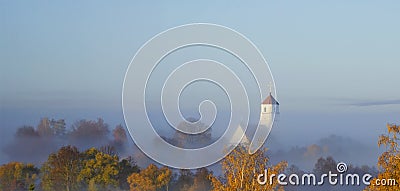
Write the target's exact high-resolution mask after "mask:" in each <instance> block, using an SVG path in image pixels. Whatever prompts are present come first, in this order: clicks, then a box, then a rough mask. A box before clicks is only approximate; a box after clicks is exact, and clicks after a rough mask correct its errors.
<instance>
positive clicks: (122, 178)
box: [117, 156, 140, 190]
mask: <svg viewBox="0 0 400 191" xmlns="http://www.w3.org/2000/svg"><path fill="white" fill-rule="evenodd" d="M118 169H119V172H118V175H117V180H118V185H119V187H120V189H122V190H129V184H128V182H127V179H128V177H129V175H131V174H132V173H138V172H140V169H139V167H138V166H137V165H136V162H135V161H134V160H133V158H132V157H131V156H129V157H127V158H124V159H122V160H121V161H120V162H119V163H118Z"/></svg>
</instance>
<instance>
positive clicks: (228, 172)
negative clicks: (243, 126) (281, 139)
mask: <svg viewBox="0 0 400 191" xmlns="http://www.w3.org/2000/svg"><path fill="white" fill-rule="evenodd" d="M264 154H265V150H262V149H260V150H258V151H257V152H255V153H254V154H249V153H248V150H247V148H246V147H244V146H238V147H236V148H235V149H234V150H233V151H232V152H231V153H230V154H229V155H228V156H226V157H225V158H224V159H223V161H222V172H223V175H222V177H219V178H218V177H215V176H213V175H210V179H211V182H212V186H213V190H214V191H231V190H232V191H233V190H235V191H236V190H252V191H261V190H276V189H282V190H283V188H282V187H279V185H277V181H274V182H273V184H272V185H270V184H268V183H267V184H265V185H261V184H259V183H258V182H257V177H258V175H259V174H261V173H264V170H265V169H268V175H267V177H269V175H270V174H279V173H282V172H283V171H284V170H285V168H286V167H287V162H280V163H278V164H277V165H276V166H270V167H268V166H267V163H268V158H267V157H266V156H265V155H264Z"/></svg>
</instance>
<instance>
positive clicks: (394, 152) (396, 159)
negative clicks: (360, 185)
mask: <svg viewBox="0 0 400 191" xmlns="http://www.w3.org/2000/svg"><path fill="white" fill-rule="evenodd" d="M387 131H388V133H387V135H381V136H380V137H379V140H378V147H385V148H386V151H385V152H383V153H382V155H381V156H379V158H378V168H379V169H378V170H379V174H378V177H376V178H374V179H372V180H371V181H370V183H371V184H370V186H369V187H367V188H366V190H371V191H372V190H374V191H380V190H385V191H398V190H399V185H396V186H378V185H375V181H376V179H380V180H383V179H386V180H388V179H395V180H396V181H398V180H400V148H399V141H400V139H399V137H398V136H399V133H400V126H398V125H395V124H388V125H387Z"/></svg>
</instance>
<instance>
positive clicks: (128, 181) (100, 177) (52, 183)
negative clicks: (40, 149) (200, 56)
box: [0, 119, 400, 191]
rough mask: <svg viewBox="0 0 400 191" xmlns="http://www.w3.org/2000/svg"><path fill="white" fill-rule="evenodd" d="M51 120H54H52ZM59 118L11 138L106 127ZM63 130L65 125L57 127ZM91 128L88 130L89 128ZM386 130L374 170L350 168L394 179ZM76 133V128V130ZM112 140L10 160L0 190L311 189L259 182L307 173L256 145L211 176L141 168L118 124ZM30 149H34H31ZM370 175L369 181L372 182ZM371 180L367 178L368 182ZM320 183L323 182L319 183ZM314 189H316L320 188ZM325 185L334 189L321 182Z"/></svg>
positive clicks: (394, 137)
mask: <svg viewBox="0 0 400 191" xmlns="http://www.w3.org/2000/svg"><path fill="white" fill-rule="evenodd" d="M52 121H53V122H52ZM63 126H65V123H63V121H61V120H48V119H47V121H46V120H42V121H41V123H40V124H39V125H38V128H36V129H35V128H30V127H26V126H25V127H21V128H19V129H18V130H17V132H16V137H19V138H21V137H29V138H32V137H46V136H48V137H58V136H64V137H66V136H72V137H74V136H78V137H80V138H81V139H85V136H92V135H91V132H92V131H93V132H97V133H99V134H102V133H101V132H109V131H108V125H106V124H105V123H104V121H103V120H102V119H98V120H97V121H90V120H89V121H88V120H81V121H78V122H76V123H75V124H74V125H73V127H72V130H71V131H69V132H68V131H66V130H65V129H64V128H60V127H63ZM62 129H64V130H62ZM89 129H90V130H89ZM387 129H388V130H387V134H386V135H381V136H380V137H379V141H378V145H379V146H380V147H381V146H383V147H385V148H386V151H385V152H384V153H383V154H382V155H381V156H380V157H379V159H378V165H377V166H378V169H375V168H371V167H368V166H361V167H358V166H351V165H350V166H349V170H348V171H349V172H351V173H360V174H362V173H366V172H368V173H371V174H373V175H374V176H375V177H376V178H394V179H396V180H399V178H400V177H399V174H400V165H399V164H400V160H399V158H400V149H399V146H398V142H399V138H398V135H399V133H400V127H399V126H397V125H394V124H390V125H388V126H387ZM78 132H79V133H78ZM112 136H113V140H112V141H110V142H108V143H109V144H106V145H104V146H99V147H91V148H88V149H83V150H80V149H79V147H77V146H73V145H66V146H61V147H60V148H59V149H58V150H57V151H55V152H52V153H50V154H49V155H48V156H47V160H45V161H44V162H43V163H42V164H41V165H40V166H35V165H34V164H30V163H23V162H16V161H13V162H9V163H7V164H3V165H1V166H0V190H2V191H20V190H21V191H22V190H42V191H50V190H65V191H75V190H87V191H106V190H117V191H118V190H121V191H122V190H131V191H136V190H137V191H139V190H140V191H169V190H173V191H209V190H213V191H230V190H252V191H253V190H254V191H263V190H285V189H286V190H299V189H300V190H310V188H299V187H295V188H293V187H290V186H285V187H284V186H281V185H278V184H277V182H276V181H275V182H274V184H272V185H260V184H258V183H257V175H259V173H262V172H264V169H268V173H271V174H272V173H273V174H280V173H287V174H291V173H296V174H299V175H301V174H302V173H306V172H304V171H302V170H300V168H298V167H296V166H294V165H291V166H290V167H288V164H287V162H285V161H282V162H279V163H278V164H275V165H272V164H270V163H269V158H268V157H267V155H266V149H261V150H259V151H257V152H256V153H254V154H252V155H250V154H248V152H247V149H246V147H245V146H243V145H242V146H238V147H237V148H236V149H234V150H233V152H231V153H230V154H229V155H227V157H225V158H224V159H223V160H222V161H221V173H220V175H215V174H214V173H213V172H212V171H210V170H209V169H207V168H201V169H196V170H179V169H171V168H168V167H164V166H162V165H159V164H155V163H153V164H150V165H148V166H147V167H144V168H140V167H139V166H138V165H137V164H136V162H135V160H134V158H133V157H131V156H128V157H124V158H123V157H121V156H120V155H119V154H118V149H117V148H116V147H118V146H121V145H124V144H125V143H124V142H125V141H126V139H127V137H126V133H125V129H124V127H122V126H117V127H116V128H114V130H113V133H112ZM32 153H34V151H33V152H32ZM336 164H337V161H335V159H333V157H326V158H322V157H321V158H320V159H318V160H317V161H316V163H315V167H314V169H313V173H315V174H320V173H326V172H328V171H332V172H335V171H336ZM374 180H375V179H373V180H372V181H374ZM372 181H371V182H372ZM321 188H322V187H321ZM321 188H319V189H321ZM323 189H324V190H335V189H337V188H334V187H324V188H323ZM365 190H398V186H397V187H393V186H392V187H387V186H386V187H382V186H381V187H379V186H376V185H373V184H371V186H369V187H367V188H365Z"/></svg>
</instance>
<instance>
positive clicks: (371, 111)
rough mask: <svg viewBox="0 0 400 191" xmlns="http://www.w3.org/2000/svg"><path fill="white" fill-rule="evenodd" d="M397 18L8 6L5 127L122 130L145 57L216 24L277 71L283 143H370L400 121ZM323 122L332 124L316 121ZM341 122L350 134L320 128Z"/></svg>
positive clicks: (323, 4)
mask: <svg viewBox="0 0 400 191" xmlns="http://www.w3.org/2000/svg"><path fill="white" fill-rule="evenodd" d="M398 10H400V3H399V1H395V0H393V1H372V0H371V1H368V0H366V1H361V0H355V1H346V0H338V1H317V0H315V1H308V0H305V1H252V2H245V1H218V2H214V1H199V2H194V3H193V2H191V3H189V2H186V1H181V2H178V1H176V2H172V3H171V2H156V1H153V2H150V1H143V2H138V1H118V2H112V3H110V2H106V1H79V2H78V1H76V2H73V3H71V2H69V1H63V2H62V1H4V0H2V1H0V78H1V80H0V87H1V88H0V99H1V100H0V103H1V108H0V109H1V110H0V113H1V123H0V125H1V126H2V127H1V128H2V129H9V128H15V127H16V126H19V125H23V124H32V125H35V124H36V123H37V122H38V121H39V118H40V117H43V116H50V117H56V118H57V117H59V118H68V119H70V120H76V119H80V118H94V117H97V116H104V117H105V118H106V121H107V120H108V121H111V122H110V123H111V124H115V123H122V121H121V119H122V112H121V91H122V82H123V78H124V75H125V70H126V68H127V66H128V64H129V62H130V60H131V58H132V56H133V55H134V53H135V52H136V51H137V50H138V49H139V48H140V46H141V45H142V44H143V43H145V42H146V41H147V40H148V39H150V38H151V37H152V36H154V35H156V34H158V33H159V32H161V31H164V30H166V29H168V28H171V27H174V26H177V25H182V24H187V23H193V22H208V23H216V24H220V25H224V26H227V27H230V28H233V29H235V30H236V31H239V32H240V33H242V34H244V35H245V36H247V37H248V38H249V39H250V40H252V41H253V42H254V43H255V45H256V46H257V47H258V48H259V49H260V51H261V52H262V53H263V54H264V56H265V58H266V59H267V61H268V62H269V65H270V68H271V70H272V73H273V75H274V78H275V82H276V86H277V94H278V100H279V101H280V102H281V112H282V119H281V120H282V124H285V125H286V126H284V127H282V128H281V129H276V130H275V129H274V131H275V132H276V135H277V136H279V135H281V134H282V135H283V134H285V133H287V132H292V133H293V134H296V133H302V132H303V133H304V129H308V130H310V131H312V132H316V134H317V135H318V136H316V137H319V136H324V135H326V134H331V133H338V134H349V135H350V136H356V134H357V133H358V132H359V130H360V128H366V129H368V131H370V133H365V134H366V135H365V136H361V138H366V137H367V138H371V137H376V136H375V135H376V133H379V132H381V133H383V132H384V125H385V123H387V122H399V119H398V117H397V118H395V116H396V114H398V113H399V111H400V104H399V102H400V101H399V100H400V88H398V87H399V82H400V80H399V78H398V72H399V71H400V56H399V55H400V35H399V34H400V25H399V18H400V12H399V11H398ZM285 112H286V114H290V116H303V117H302V121H305V122H304V123H298V121H297V119H296V118H295V117H287V116H289V115H284V114H285ZM307 114H308V115H307ZM319 115H323V116H324V117H325V118H326V120H325V121H324V120H322V121H321V120H320V121H318V120H317V122H313V121H315V120H316V119H315V118H319V117H315V116H319ZM285 116H286V117H285ZM352 116H355V117H354V118H355V119H351V118H352ZM363 116H364V117H363ZM371 116H378V117H371ZM307 117H308V118H307ZM324 117H321V118H319V119H325V118H324ZM360 119H363V120H365V121H363V122H359V120H360ZM396 120H397V121H396ZM332 121H336V122H337V121H342V122H341V123H339V124H337V125H340V126H341V127H335V128H330V126H329V127H327V128H328V129H324V127H321V126H322V125H323V124H331V123H332ZM346 124H348V125H347V126H346ZM379 124H381V126H379V127H377V126H378V125H379ZM295 126H296V127H297V126H301V128H296V129H294V127H295ZM361 126H362V127H361ZM349 127H351V128H349ZM352 128H353V129H352ZM364 130H365V129H363V131H364ZM304 135H305V134H304ZM293 136H294V135H293ZM316 139H317V138H316ZM292 140H295V141H294V142H295V143H297V142H307V141H308V140H304V139H300V138H298V139H296V138H293V139H292ZM296 141H297V142H296ZM371 142H372V143H373V144H375V143H376V141H375V140H373V141H371Z"/></svg>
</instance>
